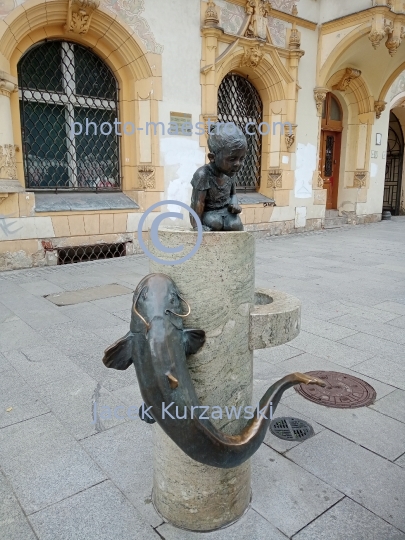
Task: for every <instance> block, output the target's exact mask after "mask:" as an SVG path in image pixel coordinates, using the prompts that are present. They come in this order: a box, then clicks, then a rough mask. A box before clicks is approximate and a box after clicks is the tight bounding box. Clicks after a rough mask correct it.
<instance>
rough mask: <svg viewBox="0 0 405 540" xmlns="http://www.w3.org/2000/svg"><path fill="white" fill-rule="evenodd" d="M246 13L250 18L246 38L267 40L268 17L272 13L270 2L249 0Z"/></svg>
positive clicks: (267, 0)
mask: <svg viewBox="0 0 405 540" xmlns="http://www.w3.org/2000/svg"><path fill="white" fill-rule="evenodd" d="M245 11H246V13H247V14H248V16H249V24H248V28H247V30H246V33H245V36H246V37H249V38H258V39H263V40H266V39H267V17H268V16H269V15H270V12H271V4H270V2H269V0H247V1H246V6H245Z"/></svg>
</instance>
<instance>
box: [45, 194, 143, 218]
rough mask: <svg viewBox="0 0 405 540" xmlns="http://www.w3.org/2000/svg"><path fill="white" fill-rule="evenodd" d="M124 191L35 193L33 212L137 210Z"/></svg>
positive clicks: (136, 205)
mask: <svg viewBox="0 0 405 540" xmlns="http://www.w3.org/2000/svg"><path fill="white" fill-rule="evenodd" d="M139 208H140V207H139V205H138V204H137V203H136V202H135V201H133V200H132V199H130V198H129V197H128V196H127V195H125V194H124V193H38V192H36V193H35V212H37V213H38V212H66V211H68V212H69V211H70V212H78V211H79V212H80V211H86V212H88V211H92V210H139Z"/></svg>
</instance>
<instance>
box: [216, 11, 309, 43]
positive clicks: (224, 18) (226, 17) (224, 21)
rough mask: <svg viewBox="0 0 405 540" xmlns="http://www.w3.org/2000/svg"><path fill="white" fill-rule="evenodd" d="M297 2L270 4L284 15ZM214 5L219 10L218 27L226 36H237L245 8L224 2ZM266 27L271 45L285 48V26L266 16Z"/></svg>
mask: <svg viewBox="0 0 405 540" xmlns="http://www.w3.org/2000/svg"><path fill="white" fill-rule="evenodd" d="M297 2H299V0H296V1H295V2H294V1H292V0H278V1H276V2H275V1H274V0H273V1H271V2H270V3H271V7H272V8H275V9H278V10H280V11H284V12H285V13H291V12H292V9H293V6H294V5H295V4H296V3H297ZM215 4H216V5H217V6H219V7H220V8H221V15H220V22H219V26H220V27H221V28H223V29H224V31H225V32H226V33H228V34H239V32H240V30H241V28H242V25H243V23H244V21H245V17H246V11H245V7H243V6H238V5H236V4H232V3H230V2H226V1H225V0H216V2H215ZM267 27H268V29H269V32H270V36H271V40H272V42H273V45H276V46H277V47H285V46H286V30H287V24H286V23H285V22H284V21H281V20H280V19H277V18H275V17H272V16H271V15H269V16H267Z"/></svg>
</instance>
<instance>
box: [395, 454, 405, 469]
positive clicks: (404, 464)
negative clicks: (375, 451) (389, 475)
mask: <svg viewBox="0 0 405 540" xmlns="http://www.w3.org/2000/svg"><path fill="white" fill-rule="evenodd" d="M395 464H396V465H399V466H400V467H404V469H405V454H404V455H403V456H401V457H399V458H398V459H397V460H396V461H395Z"/></svg>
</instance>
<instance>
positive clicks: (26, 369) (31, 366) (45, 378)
mask: <svg viewBox="0 0 405 540" xmlns="http://www.w3.org/2000/svg"><path fill="white" fill-rule="evenodd" d="M4 356H5V357H6V358H7V360H8V361H9V362H10V363H11V364H12V365H13V367H14V368H15V369H16V371H17V372H18V373H19V374H20V375H21V377H22V378H23V379H25V381H26V382H27V383H28V384H29V385H30V386H33V387H37V386H40V385H42V384H53V383H54V382H55V381H58V380H59V379H64V378H65V377H69V376H73V375H76V376H77V377H79V378H80V377H81V376H82V375H83V371H82V370H81V369H79V368H78V367H77V365H76V364H75V363H74V362H72V361H71V360H69V358H68V357H67V356H66V355H64V354H63V353H61V352H60V351H58V350H57V349H55V348H54V347H52V346H50V345H44V346H41V347H32V348H29V347H24V348H23V349H22V350H21V351H8V352H5V353H4Z"/></svg>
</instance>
